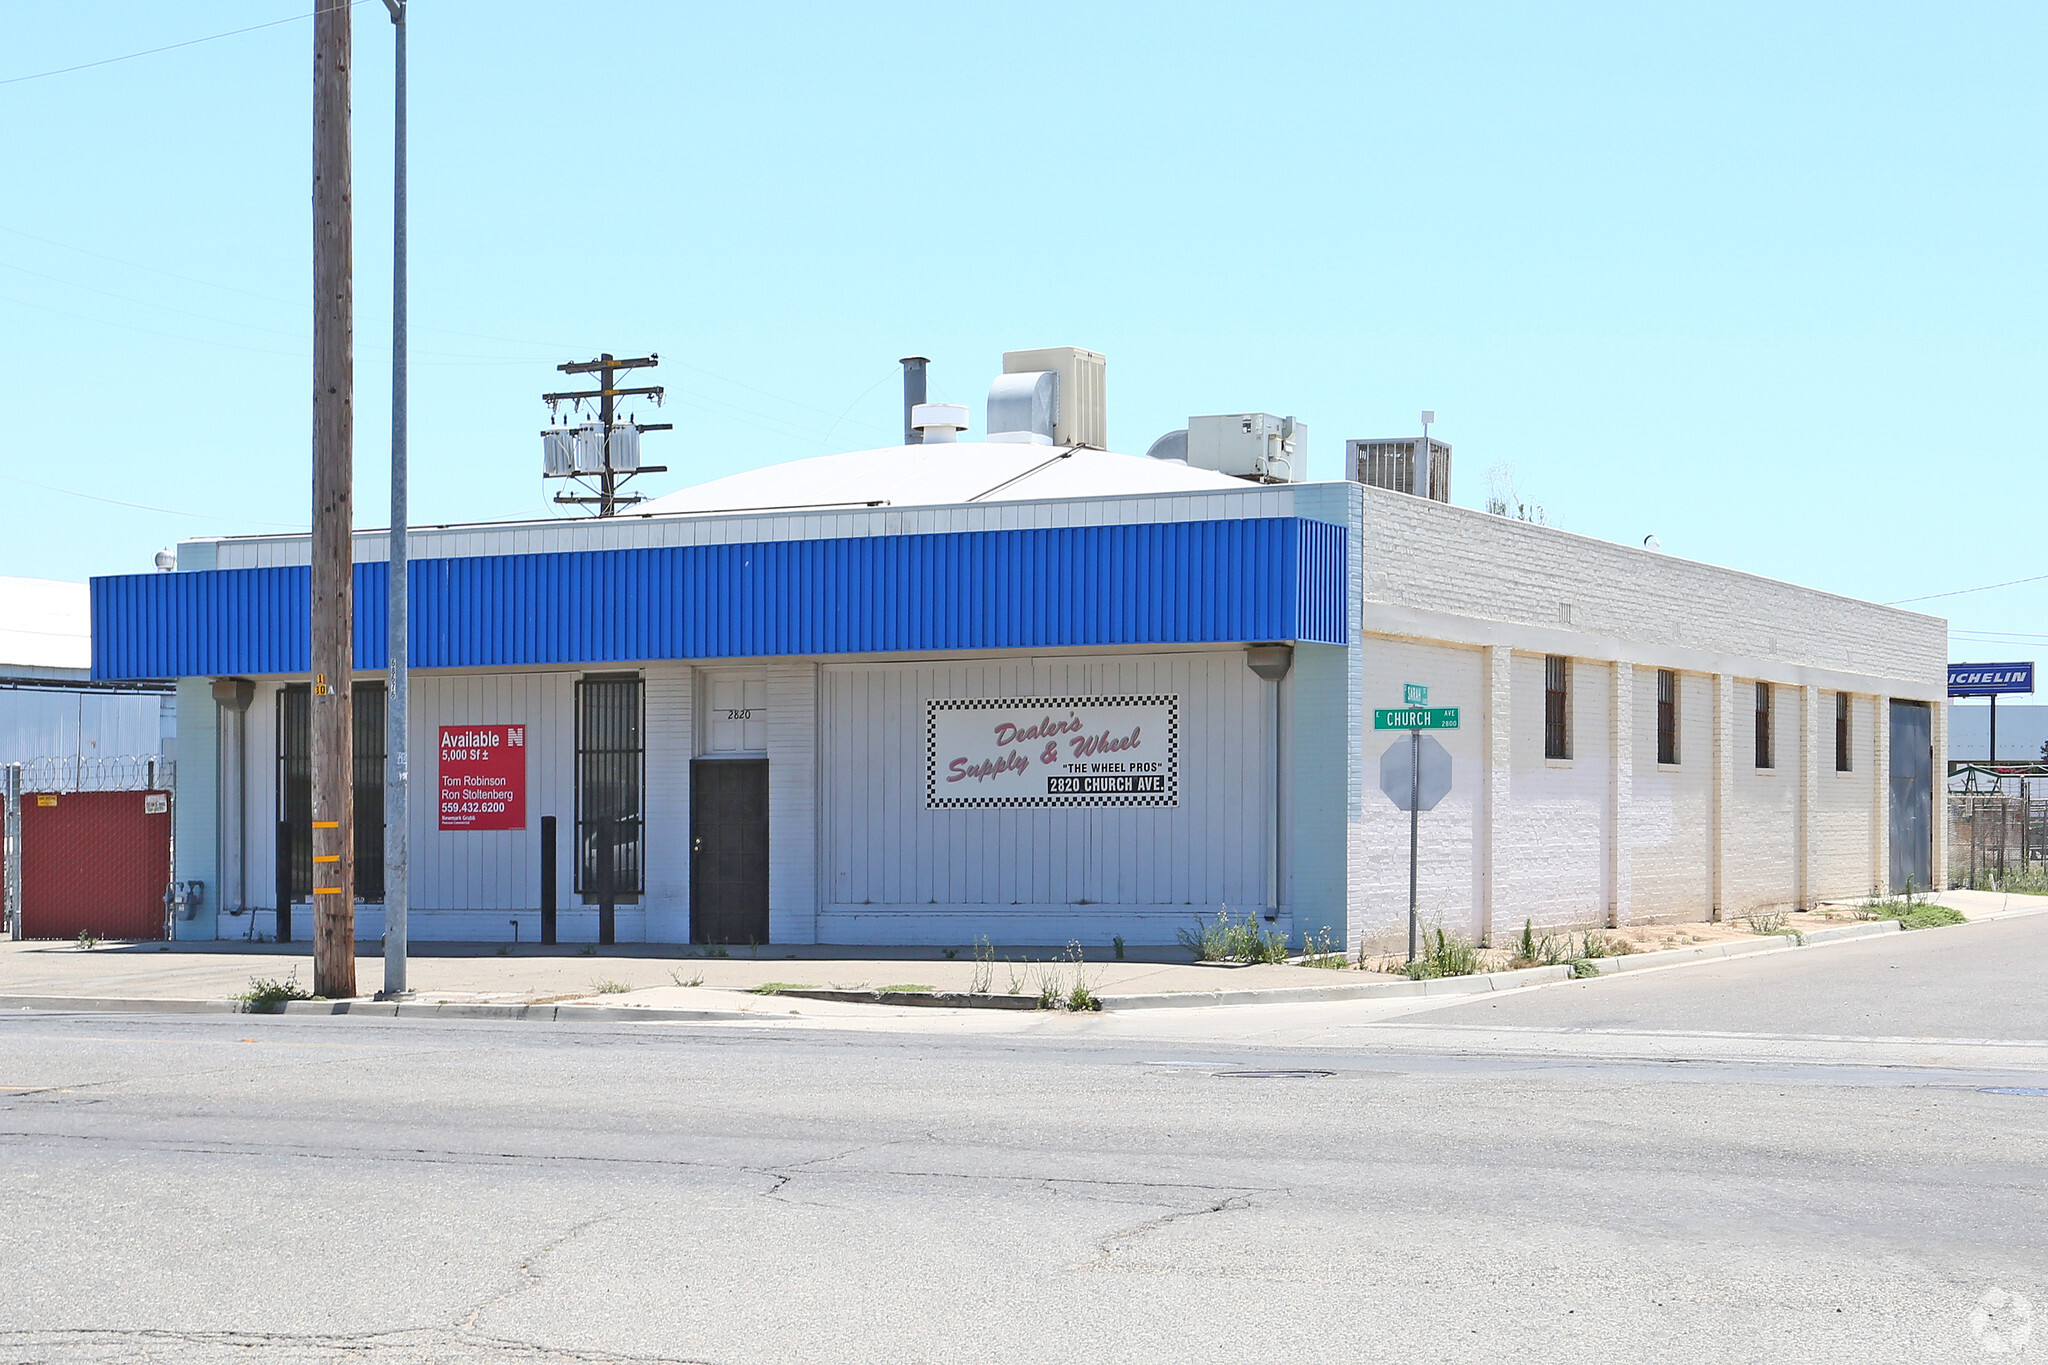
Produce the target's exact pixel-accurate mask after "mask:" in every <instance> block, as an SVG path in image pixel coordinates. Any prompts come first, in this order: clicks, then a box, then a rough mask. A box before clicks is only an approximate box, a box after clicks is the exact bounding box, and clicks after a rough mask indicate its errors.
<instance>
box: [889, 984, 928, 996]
mask: <svg viewBox="0 0 2048 1365" xmlns="http://www.w3.org/2000/svg"><path fill="white" fill-rule="evenodd" d="M876 993H877V994H878V995H930V994H931V993H932V988H931V987H930V986H920V985H918V984H916V983H915V982H910V983H906V984H904V985H900V986H883V987H882V988H881V989H880V990H879V991H877V992H876Z"/></svg>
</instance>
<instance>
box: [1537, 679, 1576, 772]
mask: <svg viewBox="0 0 2048 1365" xmlns="http://www.w3.org/2000/svg"><path fill="white" fill-rule="evenodd" d="M1571 679H1572V661H1571V660H1570V659H1567V658H1565V657H1564V656H1563V655H1561V654H1551V655H1547V656H1545V658H1544V660H1543V756H1544V757H1545V758H1570V757H1571V756H1572V727H1571V715H1572V708H1571Z"/></svg>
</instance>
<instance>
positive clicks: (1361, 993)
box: [0, 910, 2038, 1024]
mask: <svg viewBox="0 0 2048 1365" xmlns="http://www.w3.org/2000/svg"><path fill="white" fill-rule="evenodd" d="M2032 913H2038V912H2036V911H2033V910H2017V911H2008V912H2006V913H2005V915H2000V916H1996V918H2004V917H2006V916H2009V915H2020V914H2032ZM1986 918H1993V917H1990V916H1987V917H1986ZM1978 922H1980V921H1977V920H1972V921H1971V923H1978ZM1958 927H1966V926H1958ZM1899 932H1901V930H1900V926H1899V923H1898V921H1896V920H1868V921H1862V922H1858V923H1854V924H1841V925H1836V926H1834V927H1832V928H1828V929H1814V930H1810V931H1808V932H1806V933H1805V934H1804V935H1802V936H1794V935H1791V934H1769V935H1760V936H1758V937H1756V938H1753V939H1733V940H1729V941H1727V942H1722V943H1701V944H1696V945H1694V946H1692V947H1689V948H1668V949H1665V950H1663V951H1661V952H1655V953H1630V954H1627V955H1626V956H1622V957H1605V958H1600V959H1598V962H1597V964H1596V965H1597V966H1598V967H1599V968H1600V972H1599V974H1600V975H1601V976H1618V975H1622V974H1624V973H1627V972H1637V971H1651V970H1655V969H1657V968H1662V967H1683V966H1686V965H1688V964H1690V963H1696V962H1712V961H1716V960H1719V959H1722V958H1730V957H1746V956H1748V955H1750V954H1752V953H1769V952H1783V951H1785V950H1787V949H1793V948H1799V947H1802V946H1815V945H1821V944H1828V943H1844V942H1849V941H1851V940H1854V939H1862V938H1874V937H1877V936H1880V935H1884V934H1896V933H1899ZM1572 977H1573V972H1572V969H1571V968H1570V967H1568V966H1557V967H1524V968H1522V969H1520V970H1518V971H1502V972H1486V973H1482V974H1480V975H1477V976H1452V977H1440V978H1436V979H1433V980H1428V981H1361V982H1358V983H1357V984H1355V985H1330V986H1281V987H1271V988H1267V989H1264V990H1259V989H1251V990H1238V991H1233V990H1216V991H1161V992H1154V993H1143V994H1130V995H1103V996H1101V997H1099V998H1100V999H1101V1001H1102V1008H1103V1009H1104V1010H1149V1009H1202V1008H1213V1007H1215V1006H1219V1005H1312V1004H1329V1003H1335V1002H1339V1001H1346V1000H1399V999H1415V998H1418V997H1420V998H1430V997H1436V996H1459V995H1484V994H1487V993H1489V992H1492V991H1512V990H1522V989H1526V988H1528V987H1531V986H1547V985H1552V984H1554V983H1557V982H1560V981H1569V980H1571V979H1572ZM1588 979H1591V978H1588ZM776 994H777V995H778V996H791V997H794V998H797V999H802V1000H831V1001H843V1002H847V1003H851V1004H861V1005H915V1006H924V1007H929V1008H937V1009H998V1010H1036V1009H1037V1008H1038V997H1037V996H1035V995H1008V994H1004V995H963V994H953V993H945V992H936V991H934V992H925V991H840V990H789V991H778V992H776ZM0 1009H5V1010H62V1011H71V1012H88V1013H108V1014H239V1013H241V1012H242V1005H241V1002H240V1001H236V1000H169V999H138V998H120V997H74V996H54V995H0ZM270 1013H273V1014H293V1015H337V1014H359V1015H364V1016H366V1017H369V1018H373V1019H501V1020H526V1021H533V1022H540V1023H548V1022H554V1023H565V1024H566V1023H593V1024H598V1023H660V1022H673V1023H690V1022H719V1021H729V1020H761V1019H766V1018H774V1017H775V1016H773V1015H766V1014H760V1013H756V1012H754V1011H751V1010H721V1009H657V1008H654V1007H652V1006H644V1005H518V1004H504V1005H490V1004H453V1003H451V1004H429V1003H426V1002H423V1001H417V1000H406V1001H391V1000H292V1001H287V1002H286V1003H285V1004H284V1005H283V1006H282V1007H281V1008H279V1009H277V1010H274V1011H270Z"/></svg>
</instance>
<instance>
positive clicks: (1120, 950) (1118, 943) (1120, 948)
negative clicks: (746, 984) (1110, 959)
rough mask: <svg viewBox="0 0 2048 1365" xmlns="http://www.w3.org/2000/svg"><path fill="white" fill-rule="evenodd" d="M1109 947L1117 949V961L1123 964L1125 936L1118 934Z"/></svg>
mask: <svg viewBox="0 0 2048 1365" xmlns="http://www.w3.org/2000/svg"><path fill="white" fill-rule="evenodd" d="M1109 946H1110V947H1112V948H1114V949H1116V960H1117V961H1118V962H1122V961H1123V960H1124V936H1123V935H1122V934H1118V935H1117V936H1116V937H1115V938H1113V939H1111V940H1110V941H1109Z"/></svg>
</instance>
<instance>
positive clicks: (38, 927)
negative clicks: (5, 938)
mask: <svg viewBox="0 0 2048 1365" xmlns="http://www.w3.org/2000/svg"><path fill="white" fill-rule="evenodd" d="M174 782H175V769H174V766H173V764H172V763H171V761H170V760H169V759H167V758H165V757H164V756H163V755H161V754H123V755H118V756H116V755H108V756H104V757H92V758H81V757H78V756H75V755H74V756H68V757H54V758H37V759H30V760H27V761H25V762H22V763H10V764H7V765H6V766H5V768H4V770H0V829H4V837H0V890H4V903H5V910H6V927H7V932H8V933H9V935H10V936H11V937H14V938H17V939H20V938H37V939H71V938H92V939H122V940H133V939H160V938H163V937H164V936H165V934H166V927H167V919H168V914H169V907H170V899H171V898H170V891H171V837H172V833H171V831H172V824H171V821H172V815H171V810H172V803H173V799H174V798H173V795H172V787H173V784H174Z"/></svg>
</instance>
